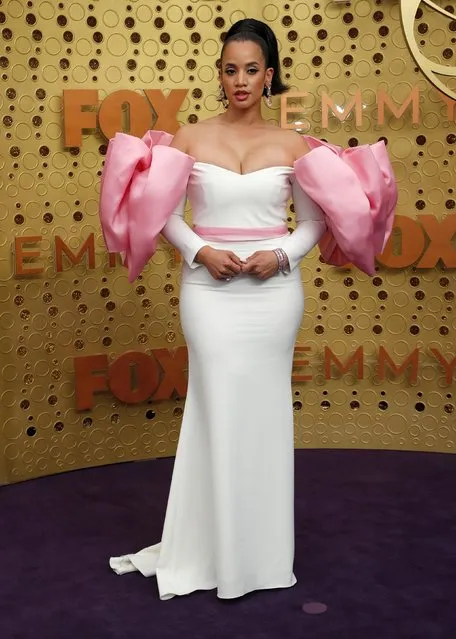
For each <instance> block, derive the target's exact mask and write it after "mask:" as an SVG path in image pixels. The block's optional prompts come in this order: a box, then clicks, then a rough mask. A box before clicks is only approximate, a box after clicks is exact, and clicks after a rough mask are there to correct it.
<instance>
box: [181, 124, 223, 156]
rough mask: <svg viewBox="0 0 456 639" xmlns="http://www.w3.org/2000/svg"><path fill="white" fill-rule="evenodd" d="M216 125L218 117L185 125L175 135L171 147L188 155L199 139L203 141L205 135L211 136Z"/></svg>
mask: <svg viewBox="0 0 456 639" xmlns="http://www.w3.org/2000/svg"><path fill="white" fill-rule="evenodd" d="M216 124H218V118H217V116H215V117H213V118H208V119H206V120H202V121H201V122H195V123H194V124H183V125H182V126H181V127H180V128H179V129H178V130H177V132H176V133H175V134H174V137H173V140H172V142H171V146H173V147H175V148H177V149H179V150H180V151H183V152H184V153H188V152H189V149H190V148H191V147H192V146H193V143H194V141H195V140H196V139H197V138H198V139H201V137H202V136H204V135H210V133H211V129H212V130H213V127H214V125H216Z"/></svg>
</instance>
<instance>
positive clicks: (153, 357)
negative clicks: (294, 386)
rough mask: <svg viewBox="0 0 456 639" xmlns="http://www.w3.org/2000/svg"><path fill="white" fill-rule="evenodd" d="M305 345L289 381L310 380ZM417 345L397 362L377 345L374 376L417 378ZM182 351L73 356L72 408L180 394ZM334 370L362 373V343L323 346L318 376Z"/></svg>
mask: <svg viewBox="0 0 456 639" xmlns="http://www.w3.org/2000/svg"><path fill="white" fill-rule="evenodd" d="M310 350H311V349H310V347H308V346H297V347H296V349H295V353H294V361H293V371H294V372H293V375H292V381H293V383H301V382H309V381H312V379H313V377H312V375H309V374H307V375H305V374H303V371H302V369H303V368H305V367H307V366H309V365H310V362H309V360H307V359H303V354H305V353H309V352H310ZM430 352H431V354H432V356H433V358H434V359H435V360H437V362H438V363H439V364H440V366H441V368H442V372H443V373H444V375H445V384H446V385H447V386H450V385H451V384H452V382H453V376H454V371H455V368H456V357H453V359H452V360H451V361H448V360H447V359H446V358H445V357H444V356H443V355H442V353H441V352H440V351H439V350H438V349H436V348H431V349H430ZM419 358H420V350H419V348H415V349H414V350H413V351H412V353H410V355H408V356H407V357H406V358H405V359H404V361H402V362H401V363H400V364H396V362H395V361H394V360H393V358H392V357H391V355H390V354H389V353H388V351H387V350H386V349H385V348H384V347H383V346H380V349H379V352H378V357H377V362H376V373H377V375H378V378H379V380H380V381H384V380H385V379H387V377H388V376H390V377H391V376H392V377H394V378H397V377H399V376H401V375H404V374H405V373H408V378H409V381H410V382H411V383H416V382H417V381H418V368H419ZM187 364H188V356H187V349H186V347H185V346H181V347H179V348H177V349H176V350H174V351H169V350H167V349H165V348H160V349H154V350H152V351H151V353H150V354H146V353H142V352H137V351H130V352H128V353H124V354H123V355H120V357H118V358H117V359H116V360H115V361H114V362H113V363H112V364H109V363H108V356H107V355H104V354H100V355H87V356H84V357H76V358H75V359H74V372H75V395H76V408H77V410H90V409H92V408H93V406H94V403H95V398H94V395H95V393H106V392H111V393H112V395H114V397H116V398H117V399H119V400H120V401H122V402H125V403H126V404H140V403H141V402H144V401H146V400H148V399H149V398H152V399H153V400H154V401H160V400H166V399H170V398H171V397H173V395H177V397H185V396H186V393H187V376H186V370H187ZM334 370H335V371H337V375H344V374H346V373H351V374H352V375H354V377H355V378H356V379H364V349H363V347H362V346H360V347H359V348H358V349H357V350H356V351H355V352H354V353H353V354H352V355H351V356H350V357H349V358H348V359H347V361H346V362H345V363H343V362H341V361H340V359H339V358H338V357H337V356H336V355H335V354H334V353H333V351H332V350H331V349H330V348H329V347H328V346H325V349H324V376H325V379H332V378H333V371H334Z"/></svg>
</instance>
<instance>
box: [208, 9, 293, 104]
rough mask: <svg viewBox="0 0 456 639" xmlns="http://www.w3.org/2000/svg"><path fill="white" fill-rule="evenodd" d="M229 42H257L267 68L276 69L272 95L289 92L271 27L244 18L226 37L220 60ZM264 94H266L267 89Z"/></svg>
mask: <svg viewBox="0 0 456 639" xmlns="http://www.w3.org/2000/svg"><path fill="white" fill-rule="evenodd" d="M229 42H256V44H258V45H259V46H260V47H261V50H262V52H263V55H264V59H265V62H266V68H267V69H269V68H272V69H274V75H273V76H272V81H271V93H272V95H279V94H280V93H285V91H288V87H287V85H286V84H284V83H283V82H282V79H281V77H280V62H279V47H278V44H277V38H276V37H275V35H274V31H273V30H272V29H271V27H270V26H268V25H267V24H265V23H264V22H261V21H260V20H255V19H254V18H244V19H243V20H238V22H235V23H234V24H233V25H232V26H231V27H230V29H229V30H228V32H227V34H226V36H225V40H224V42H223V47H222V53H221V54H220V60H222V58H223V52H224V50H225V47H226V45H227V44H228V43H229ZM264 94H266V89H265V90H264Z"/></svg>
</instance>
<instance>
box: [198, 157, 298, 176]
mask: <svg viewBox="0 0 456 639" xmlns="http://www.w3.org/2000/svg"><path fill="white" fill-rule="evenodd" d="M197 164H201V165H203V166H211V167H214V168H216V169H219V170H221V171H227V172H228V173H232V174H233V175H238V176H239V177H246V176H247V175H253V174H255V173H262V172H263V171H270V170H272V169H285V170H287V171H290V172H293V171H294V167H292V166H289V165H286V164H283V165H282V164H277V165H272V166H264V167H262V168H261V169H255V170H254V171H247V173H239V172H238V171H233V170H232V169H227V168H226V167H224V166H220V165H219V164H214V163H213V162H200V161H195V165H197Z"/></svg>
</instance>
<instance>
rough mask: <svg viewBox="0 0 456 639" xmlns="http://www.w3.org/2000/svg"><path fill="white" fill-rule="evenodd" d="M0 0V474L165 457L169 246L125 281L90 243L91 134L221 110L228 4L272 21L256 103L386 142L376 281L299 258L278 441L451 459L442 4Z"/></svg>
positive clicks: (171, 299) (178, 356)
mask: <svg viewBox="0 0 456 639" xmlns="http://www.w3.org/2000/svg"><path fill="white" fill-rule="evenodd" d="M0 5H1V6H0V29H1V32H2V45H3V53H2V54H1V57H0V73H1V75H2V80H3V81H2V89H1V94H0V107H1V117H2V125H3V126H2V139H3V144H2V149H1V150H2V155H1V168H2V173H1V196H0V197H1V202H0V220H1V228H2V233H1V235H0V274H1V276H0V277H1V280H0V302H1V306H0V327H1V333H0V354H1V364H0V371H1V380H0V384H1V386H0V404H1V409H0V410H1V424H0V428H1V430H0V433H1V435H0V447H1V449H0V480H1V482H3V483H6V482H14V481H19V480H22V479H27V478H32V477H37V476H40V475H46V474H51V473H56V472H60V471H65V470H70V469H75V468H82V467H88V466H93V465H100V464H107V463H112V462H119V461H127V460H139V459H143V458H151V457H159V456H166V455H172V454H174V451H175V447H176V442H177V439H178V435H179V427H180V423H181V417H182V410H183V405H184V401H185V400H184V396H185V367H186V358H185V344H184V340H183V337H182V332H181V328H180V325H179V270H180V264H179V256H178V255H176V254H175V252H174V251H173V249H172V248H171V247H170V246H168V245H166V244H165V243H163V244H162V245H161V246H160V249H159V250H158V251H157V253H156V255H155V256H154V258H153V260H152V263H151V264H150V265H149V267H148V268H147V269H146V270H145V271H144V273H143V276H142V277H140V278H139V279H138V281H137V282H136V283H135V284H134V285H130V284H128V282H127V276H126V270H125V269H124V268H123V267H122V266H120V265H118V264H117V265H115V264H116V261H115V256H108V255H107V254H106V252H105V248H104V244H103V241H102V238H101V235H100V226H99V222H98V198H99V188H100V175H101V171H102V166H103V159H104V155H105V153H106V144H107V140H106V137H105V136H111V135H112V134H113V132H114V130H120V129H121V128H123V129H124V130H126V131H132V132H133V133H134V134H136V135H142V133H144V131H145V130H146V129H147V128H151V127H153V126H156V125H158V127H163V126H165V127H166V128H167V129H168V130H170V131H172V130H173V129H175V127H176V126H177V125H176V119H177V121H178V122H180V123H185V122H194V121H197V120H198V119H200V118H201V119H203V118H205V117H208V116H211V115H214V114H215V113H217V112H218V111H219V110H220V109H221V106H220V104H219V103H218V102H217V101H216V95H217V91H218V81H217V66H216V63H217V58H218V55H219V53H220V47H221V40H222V38H223V34H224V32H226V30H227V28H228V27H229V25H230V24H231V23H232V22H234V21H235V20H237V19H239V18H242V17H246V16H252V17H256V18H260V19H263V20H266V21H267V22H268V23H269V24H270V25H271V27H273V29H274V30H275V32H276V34H277V36H278V38H279V40H280V46H281V55H280V57H281V60H282V63H283V70H284V75H285V79H286V81H287V82H288V83H289V84H290V86H291V90H292V91H293V92H294V93H293V94H291V95H289V96H288V97H287V98H286V99H284V100H282V101H281V100H280V99H278V98H275V99H274V105H273V108H272V109H271V110H267V108H266V107H265V115H266V116H267V117H269V118H270V119H271V120H274V121H276V122H278V123H279V124H280V123H281V124H282V125H284V126H285V125H287V123H288V124H289V125H290V126H292V127H294V128H297V129H300V130H302V131H306V130H309V127H310V132H311V133H312V134H313V135H315V136H318V137H325V138H327V139H329V140H330V141H333V142H335V143H338V144H341V145H344V146H348V145H351V146H353V145H356V144H358V143H367V142H368V143H372V142H375V141H376V140H378V139H379V138H383V139H385V140H387V142H388V149H389V152H390V156H391V159H392V161H393V166H394V170H395V173H396V177H397V180H398V186H399V204H398V208H397V218H396V219H397V228H396V229H395V231H394V234H393V237H392V240H391V242H390V243H389V246H388V248H387V250H386V251H385V253H384V254H383V256H380V257H379V262H378V272H377V275H376V277H374V278H373V279H371V278H368V277H367V276H365V275H363V274H362V273H360V272H358V271H357V270H355V269H350V267H349V266H348V267H347V268H344V269H335V268H329V267H327V266H325V265H324V264H322V263H321V262H320V261H319V259H318V253H317V251H314V252H313V253H312V254H311V255H310V256H309V257H308V258H306V259H305V260H304V262H303V265H302V278H303V281H304V284H305V290H306V311H307V312H306V315H305V318H304V321H303V325H302V328H301V330H300V333H299V339H298V350H297V353H296V369H295V374H294V402H295V403H294V406H295V417H296V446H297V447H328V448H329V447H330V448H384V449H402V450H428V451H445V452H454V450H455V447H456V443H455V442H456V418H455V412H454V405H455V401H454V396H453V392H454V391H453V388H454V379H453V372H454V371H453V369H454V367H455V363H456V360H455V358H454V354H455V351H454V343H453V335H454V331H455V329H456V317H455V313H454V284H455V271H454V270H453V269H454V267H455V266H456V260H455V249H454V245H453V244H452V236H453V234H454V231H455V225H454V221H455V216H454V213H455V210H454V209H455V193H454V189H455V188H456V185H455V181H456V180H455V158H454V149H455V142H456V135H455V129H456V125H455V123H454V120H455V115H456V114H455V109H454V107H455V104H456V103H455V101H454V99H455V97H456V83H455V75H454V66H453V67H452V66H451V65H452V64H453V65H454V55H453V52H454V43H455V41H456V40H455V37H456V18H453V17H452V15H453V14H454V13H455V9H456V4H455V2H454V1H453V2H451V1H449V0H443V1H441V2H439V0H436V3H434V5H433V4H432V3H431V2H430V0H427V1H426V2H423V3H422V4H420V3H419V2H418V0H403V1H402V14H401V4H400V3H399V1H398V0H376V2H374V1H373V0H353V2H351V3H337V2H331V1H330V0H320V1H319V2H315V3H313V2H308V1H305V2H303V1H299V0H289V2H285V3H282V2H277V1H275V0H274V1H268V0H264V1H260V0H255V1H250V2H246V0H229V1H226V0H225V1H224V0H206V1H196V0H186V1H183V0H169V1H165V2H161V1H160V0H156V1H155V2H150V1H149V0H148V1H146V0H137V1H134V0H132V1H131V2H128V1H127V0H122V1H121V2H116V3H107V2H102V1H101V0H98V1H97V0H92V2H87V0H80V1H79V2H73V1H68V0H65V1H64V2H61V3H57V2H54V1H49V0H43V1H40V0H34V1H29V2H26V1H25V0H21V1H19V0H9V1H8V2H5V1H3V2H0ZM415 12H416V15H415ZM417 65H418V66H417ZM442 69H443V73H442ZM436 70H437V72H440V75H438V76H437V75H436ZM437 87H438V88H437ZM119 91H124V92H125V91H129V92H130V93H116V92H119ZM350 103H351V107H352V108H350V109H348V108H346V107H348V106H350ZM84 105H86V106H84ZM290 123H291V124H290ZM330 187H331V185H330V184H328V188H330ZM291 219H292V218H291V217H290V221H291ZM108 368H109V371H108ZM97 388H98V391H97V390H96V389H97ZM252 399H254V401H257V402H261V401H262V397H261V395H260V396H258V397H256V398H252ZM233 401H235V398H233ZM258 446H259V447H261V442H258Z"/></svg>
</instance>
